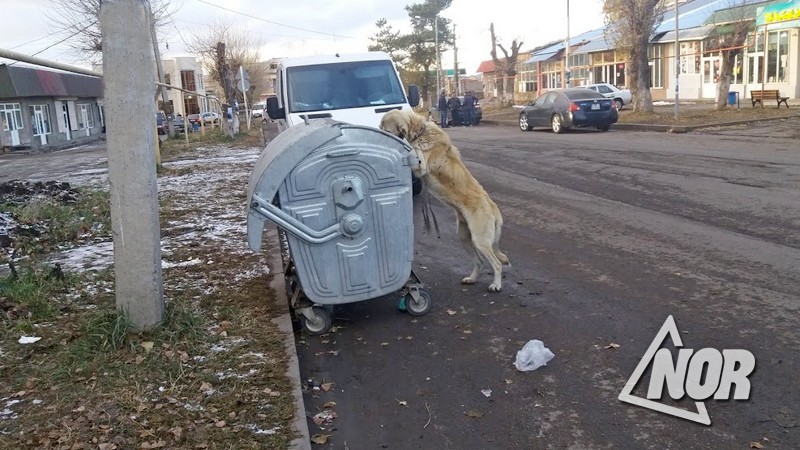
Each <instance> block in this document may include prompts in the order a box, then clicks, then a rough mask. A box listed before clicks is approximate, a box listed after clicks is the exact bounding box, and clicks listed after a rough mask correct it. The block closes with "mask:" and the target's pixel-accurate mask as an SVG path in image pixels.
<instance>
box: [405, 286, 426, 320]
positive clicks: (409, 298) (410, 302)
mask: <svg viewBox="0 0 800 450" xmlns="http://www.w3.org/2000/svg"><path fill="white" fill-rule="evenodd" d="M417 294H418V298H417V299H414V296H413V295H412V294H411V293H410V292H409V293H408V294H406V296H405V299H404V300H405V308H406V311H408V313H409V314H411V315H412V316H421V315H423V314H425V313H427V312H428V311H430V309H431V296H430V294H428V292H427V291H423V290H422V289H418V290H417Z"/></svg>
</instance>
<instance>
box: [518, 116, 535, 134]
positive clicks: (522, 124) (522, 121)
mask: <svg viewBox="0 0 800 450" xmlns="http://www.w3.org/2000/svg"><path fill="white" fill-rule="evenodd" d="M519 129H520V130H522V131H531V130H532V129H533V127H532V126H530V124H528V116H526V115H525V113H522V114H520V115H519Z"/></svg>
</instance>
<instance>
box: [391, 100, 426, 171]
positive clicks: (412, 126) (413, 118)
mask: <svg viewBox="0 0 800 450" xmlns="http://www.w3.org/2000/svg"><path fill="white" fill-rule="evenodd" d="M380 128H381V130H383V131H386V132H387V133H390V134H393V135H395V136H397V137H399V138H400V139H405V140H406V141H408V142H409V144H411V149H412V152H413V153H414V154H415V155H416V157H417V159H418V160H419V164H417V165H415V166H414V168H413V170H414V174H415V175H416V176H418V177H423V176H424V175H426V174H427V173H428V164H427V161H426V159H425V150H426V149H427V147H426V146H425V145H420V144H423V142H422V141H426V139H424V138H422V139H420V137H421V136H422V134H423V133H424V132H425V130H426V128H425V118H423V117H421V116H419V115H418V114H417V113H415V112H414V111H402V110H399V109H393V110H391V111H389V112H387V113H386V114H384V116H383V118H382V119H381V124H380Z"/></svg>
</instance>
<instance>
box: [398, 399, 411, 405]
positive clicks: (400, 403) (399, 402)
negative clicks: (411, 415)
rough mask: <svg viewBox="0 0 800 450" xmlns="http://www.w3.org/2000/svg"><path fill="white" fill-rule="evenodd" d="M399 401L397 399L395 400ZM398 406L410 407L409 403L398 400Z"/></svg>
mask: <svg viewBox="0 0 800 450" xmlns="http://www.w3.org/2000/svg"><path fill="white" fill-rule="evenodd" d="M395 400H397V399H395ZM397 404H398V405H400V406H408V402H407V401H405V400H397Z"/></svg>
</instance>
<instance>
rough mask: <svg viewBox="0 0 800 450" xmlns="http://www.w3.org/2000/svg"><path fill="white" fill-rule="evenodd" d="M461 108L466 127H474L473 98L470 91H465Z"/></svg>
mask: <svg viewBox="0 0 800 450" xmlns="http://www.w3.org/2000/svg"><path fill="white" fill-rule="evenodd" d="M462 108H463V109H464V120H465V122H466V126H468V127H471V126H472V125H475V96H473V95H472V91H467V93H466V95H464V104H463V105H462Z"/></svg>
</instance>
